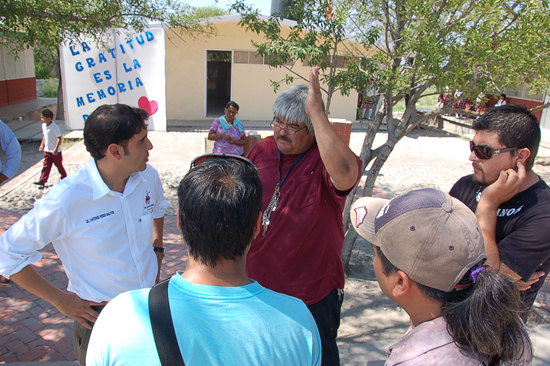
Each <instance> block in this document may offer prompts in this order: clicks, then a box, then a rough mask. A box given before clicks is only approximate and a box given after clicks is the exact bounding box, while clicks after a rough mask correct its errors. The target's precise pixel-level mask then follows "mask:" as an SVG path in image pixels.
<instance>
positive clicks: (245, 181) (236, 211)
mask: <svg viewBox="0 0 550 366" xmlns="http://www.w3.org/2000/svg"><path fill="white" fill-rule="evenodd" d="M178 205H179V223H180V227H181V232H182V235H183V240H184V241H185V242H186V243H187V245H188V247H189V254H191V255H192V256H193V258H194V259H195V260H196V261H198V262H200V263H202V264H204V265H206V266H209V267H215V266H216V265H217V264H218V262H219V261H220V260H221V259H222V258H225V259H228V260H234V259H237V258H240V257H242V256H243V255H244V254H245V252H246V248H247V247H248V246H249V245H250V243H251V242H252V236H253V234H254V226H255V224H256V219H257V217H258V214H259V213H260V210H261V209H262V182H261V180H260V176H259V174H258V171H257V169H256V168H255V167H254V166H252V165H250V164H247V163H246V162H244V161H239V160H237V159H230V158H213V159H208V160H205V161H204V162H202V163H200V164H199V165H197V166H195V167H193V168H192V169H191V170H189V172H188V173H187V175H186V176H185V177H184V178H183V179H182V180H181V182H180V185H179V187H178Z"/></svg>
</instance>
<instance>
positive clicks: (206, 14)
mask: <svg viewBox="0 0 550 366" xmlns="http://www.w3.org/2000/svg"><path fill="white" fill-rule="evenodd" d="M228 14H229V11H227V10H225V9H222V8H218V7H217V6H199V7H196V8H193V15H194V16H195V18H197V19H204V18H213V17H219V16H222V15H228Z"/></svg>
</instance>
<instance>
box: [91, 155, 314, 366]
mask: <svg viewBox="0 0 550 366" xmlns="http://www.w3.org/2000/svg"><path fill="white" fill-rule="evenodd" d="M216 155H217V154H206V155H203V156H200V157H198V158H197V159H195V161H194V162H193V163H192V164H191V169H190V171H189V173H188V174H187V175H186V176H185V177H184V178H183V180H182V181H181V183H180V185H179V188H178V201H179V205H178V214H177V215H178V228H179V229H180V230H181V231H182V234H183V239H184V241H185V243H186V244H187V245H188V247H189V259H188V262H187V268H186V270H185V272H178V273H177V274H175V275H174V276H173V277H172V278H171V279H170V282H169V284H168V299H169V306H170V314H171V316H172V323H173V326H174V330H175V334H176V339H177V343H178V345H179V349H177V348H176V349H174V351H175V352H181V355H182V358H183V361H184V362H185V363H186V364H188V365H203V366H205V365H206V366H208V365H222V364H226V365H320V364H321V344H320V338H319V333H318V331H317V327H316V325H315V320H314V319H313V317H312V316H311V314H310V312H309V310H308V308H307V307H306V306H305V304H304V303H303V302H302V301H301V300H299V299H296V298H293V297H290V296H287V295H283V294H279V293H276V292H273V291H271V290H268V289H266V288H265V287H263V286H261V285H260V284H259V283H258V282H255V281H254V280H250V279H248V277H247V276H246V255H247V253H248V250H249V249H250V244H251V243H252V240H253V238H255V237H256V236H257V235H258V233H259V231H260V228H261V220H262V215H261V211H260V209H261V206H262V182H261V181H260V177H259V175H258V171H257V168H256V167H255V166H254V164H253V163H252V162H250V161H249V160H247V159H245V158H243V157H241V156H232V155H228V156H224V157H221V156H216ZM149 292H150V289H143V290H136V291H130V292H126V293H124V294H121V295H119V296H117V297H116V298H115V299H113V300H112V301H111V302H110V303H109V304H108V305H107V306H106V307H105V309H104V310H103V312H102V313H101V315H100V317H99V318H98V320H97V322H96V324H95V326H94V329H93V332H92V336H91V339H90V344H89V347H88V354H87V358H86V364H87V365H88V366H93V365H114V364H127V365H134V364H136V365H137V364H141V365H160V358H159V355H158V351H157V348H156V345H155V338H154V336H153V332H152V327H151V318H150V315H149V303H148V297H149Z"/></svg>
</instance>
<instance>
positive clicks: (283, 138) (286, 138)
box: [277, 135, 292, 142]
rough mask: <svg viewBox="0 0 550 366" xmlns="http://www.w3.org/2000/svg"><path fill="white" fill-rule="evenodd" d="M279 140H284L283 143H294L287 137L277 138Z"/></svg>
mask: <svg viewBox="0 0 550 366" xmlns="http://www.w3.org/2000/svg"><path fill="white" fill-rule="evenodd" d="M277 140H283V141H286V142H292V140H291V139H290V138H288V137H287V136H281V135H279V136H277Z"/></svg>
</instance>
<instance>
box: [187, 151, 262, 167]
mask: <svg viewBox="0 0 550 366" xmlns="http://www.w3.org/2000/svg"><path fill="white" fill-rule="evenodd" d="M209 159H236V160H239V161H243V162H245V163H247V164H249V165H250V166H252V167H253V168H254V169H258V168H256V165H254V163H253V162H251V161H250V160H248V159H247V158H245V157H244V156H240V155H231V154H219V153H210V154H203V155H201V156H197V157H196V158H195V159H193V161H192V162H191V168H190V169H193V168H194V167H196V166H197V165H199V164H200V163H202V162H203V161H205V160H209Z"/></svg>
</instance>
